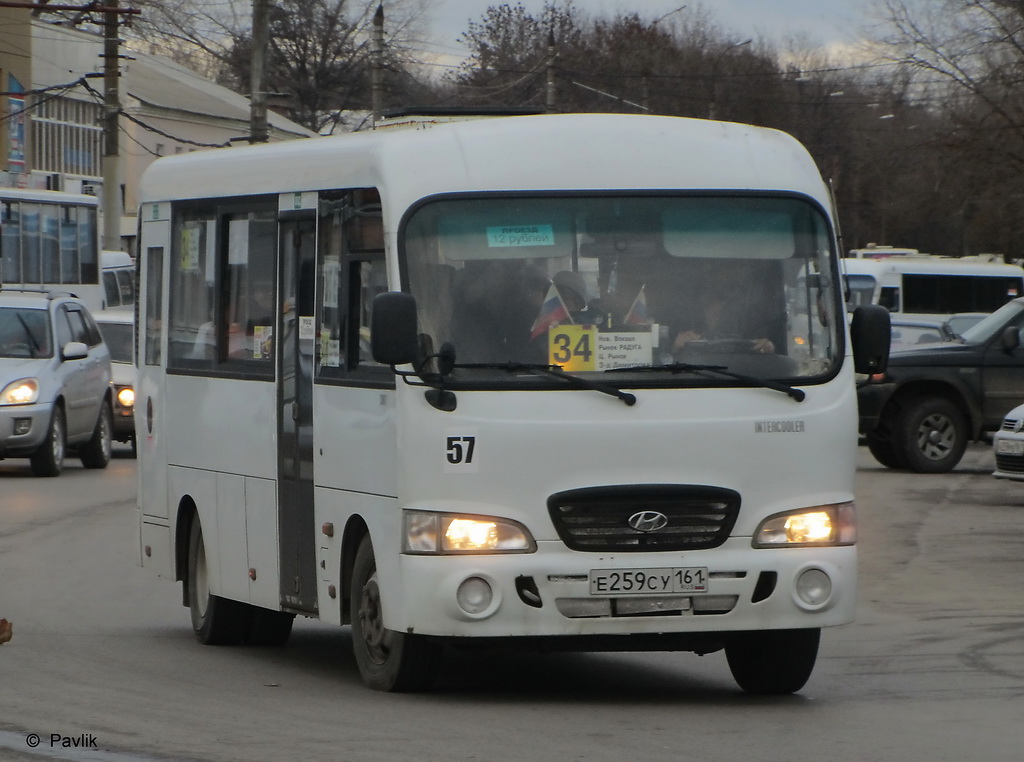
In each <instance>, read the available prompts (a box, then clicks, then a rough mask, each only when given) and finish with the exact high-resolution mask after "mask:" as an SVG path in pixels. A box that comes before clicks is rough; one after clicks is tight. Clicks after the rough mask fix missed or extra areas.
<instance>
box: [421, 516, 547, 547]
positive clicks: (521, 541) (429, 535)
mask: <svg viewBox="0 0 1024 762" xmlns="http://www.w3.org/2000/svg"><path fill="white" fill-rule="evenodd" d="M403 522H404V528H405V531H404V536H403V541H402V552H403V553H437V554H457V553H532V552H533V551H534V550H536V549H537V544H536V543H535V542H534V540H533V537H532V536H531V535H530V533H529V531H527V529H526V527H524V526H523V525H522V524H519V523H517V522H515V521H511V520H509V519H499V518H494V517H491V516H466V515H458V514H448V513H429V512H426V511H405V513H404V517H403Z"/></svg>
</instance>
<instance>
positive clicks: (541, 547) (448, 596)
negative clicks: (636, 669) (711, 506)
mask: <svg viewBox="0 0 1024 762" xmlns="http://www.w3.org/2000/svg"><path fill="white" fill-rule="evenodd" d="M400 565H401V570H400V575H401V578H402V579H403V580H407V582H406V583H405V585H404V589H403V595H404V600H403V605H402V606H401V607H400V609H398V610H397V611H395V610H393V611H394V613H395V616H396V617H397V618H398V619H401V620H403V621H395V622H393V623H389V624H388V626H389V627H390V628H393V629H401V630H404V631H409V632H418V633H422V634H426V635H434V636H447V637H484V638H510V637H511V638H520V637H546V636H613V635H628V634H635V635H642V634H652V635H653V634H667V633H680V634H681V633H712V632H724V631H744V630H765V629H799V628H817V627H828V626H834V625H841V624H847V623H849V622H851V621H852V620H853V615H854V610H855V607H856V587H857V585H856V578H857V552H856V548H855V547H853V546H846V547H829V548H801V549H763V550H755V549H752V548H751V546H750V540H749V538H732V539H730V540H729V541H727V542H726V544H725V545H723V546H722V547H719V548H716V549H714V550H709V551H696V552H688V553H622V554H601V553H580V552H571V551H566V549H565V546H564V545H562V543H560V542H541V543H539V544H538V550H537V552H536V553H532V554H522V555H509V556H495V555H489V556H475V557H472V556H470V557H466V556H462V557H458V556H440V557H439V556H411V555H404V556H402V557H401V559H400ZM679 567H707V569H708V571H709V573H710V580H709V583H708V590H707V592H706V593H701V594H690V595H676V594H662V595H651V596H618V597H616V596H597V595H591V594H590V585H589V581H588V575H589V572H590V571H591V570H592V569H637V568H648V569H654V568H679ZM810 569H814V570H819V571H820V572H824V574H825V575H827V577H828V579H829V580H830V582H831V592H830V594H829V595H828V597H827V599H826V600H824V601H822V602H821V603H820V605H813V606H810V605H808V604H806V603H802V602H801V601H800V599H799V596H798V595H797V593H796V580H797V578H799V577H800V576H801V574H803V573H804V572H806V571H807V570H810ZM474 577H475V578H479V579H480V580H483V581H484V582H485V583H486V584H487V585H488V586H489V587H490V589H491V595H492V598H491V602H490V604H489V606H488V607H487V608H486V609H485V610H483V611H481V612H479V613H468V612H467V611H465V610H464V609H463V608H462V607H461V606H460V604H459V602H458V590H459V587H460V585H462V584H463V583H464V582H465V581H466V580H467V579H469V578H474ZM408 580H412V581H413V582H411V583H410V582H408ZM476 584H479V583H476ZM524 591H525V592H524Z"/></svg>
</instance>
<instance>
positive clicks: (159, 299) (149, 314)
mask: <svg viewBox="0 0 1024 762" xmlns="http://www.w3.org/2000/svg"><path fill="white" fill-rule="evenodd" d="M163 277H164V248H163V246H151V247H149V248H148V249H147V250H146V365H160V363H161V352H160V348H161V346H162V345H163V322H162V315H163V311H164V310H163V296H164V288H163Z"/></svg>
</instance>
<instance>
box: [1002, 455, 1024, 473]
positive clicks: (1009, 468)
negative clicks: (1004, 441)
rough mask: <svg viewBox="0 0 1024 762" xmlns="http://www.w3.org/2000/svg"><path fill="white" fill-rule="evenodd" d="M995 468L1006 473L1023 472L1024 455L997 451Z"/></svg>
mask: <svg viewBox="0 0 1024 762" xmlns="http://www.w3.org/2000/svg"><path fill="white" fill-rule="evenodd" d="M996 470H997V471H1002V472H1003V473H1007V474H1024V456H1021V455H1000V454H998V453H997V454H996Z"/></svg>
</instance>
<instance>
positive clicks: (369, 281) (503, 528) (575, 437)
mask: <svg viewBox="0 0 1024 762" xmlns="http://www.w3.org/2000/svg"><path fill="white" fill-rule="evenodd" d="M141 193H142V202H141V208H140V217H139V219H140V220H141V239H140V240H141V246H140V255H139V256H140V259H141V269H140V281H139V282H140V284H141V290H140V303H139V315H140V319H139V331H140V333H139V336H138V342H137V351H138V356H137V358H136V364H137V366H138V379H137V388H136V392H137V397H138V409H139V411H140V412H139V415H137V416H136V435H137V444H138V454H139V468H138V474H139V493H138V494H139V510H138V520H139V543H140V551H139V556H140V563H141V564H142V566H143V567H145V568H148V569H150V570H152V571H154V572H156V573H158V574H159V575H162V576H164V577H166V578H169V579H173V580H180V581H181V582H182V585H183V602H184V603H185V604H186V605H187V606H188V607H189V609H190V611H191V619H192V627H193V629H194V631H195V633H196V635H197V637H198V638H199V640H200V641H201V642H203V643H209V644H213V643H221V644H226V643H232V644H237V643H241V642H248V643H261V644H269V643H282V642H284V641H285V640H286V639H287V638H288V637H289V634H290V631H291V627H292V622H293V619H294V616H295V615H300V616H304V617H312V618H319V619H321V620H324V621H326V622H331V623H334V624H338V625H343V624H350V625H351V627H352V642H353V651H354V655H355V660H356V663H357V665H358V668H359V671H360V673H361V675H362V678H363V680H364V682H365V683H366V684H367V685H368V686H370V687H372V688H375V689H380V690H415V689H423V688H426V687H428V686H429V685H430V683H431V681H432V679H433V677H434V676H435V674H436V672H437V670H438V669H443V666H444V660H443V659H442V658H440V657H441V653H442V650H443V646H445V645H446V644H449V645H450V644H456V645H461V646H467V647H471V646H474V645H479V646H490V645H502V646H507V647H516V646H518V647H523V648H538V649H555V650H557V649H575V650H606V651H621V650H670V651H680V650H684V651H694V652H697V653H701V654H703V653H711V652H714V651H718V650H722V649H724V651H725V654H726V656H727V658H728V663H729V666H730V668H731V671H732V674H733V676H734V678H735V679H736V681H737V682H738V683H739V685H740V686H742V687H743V688H744V689H745V690H747V691H751V692H755V693H788V692H793V691H796V690H799V689H800V688H801V687H802V686H803V685H804V683H805V681H806V680H807V679H808V677H809V676H810V674H811V672H812V669H813V666H814V663H815V659H816V654H817V650H818V642H819V633H820V630H821V629H822V628H824V627H831V626H834V625H841V624H845V623H848V622H850V621H851V620H852V619H853V614H854V609H855V607H856V598H857V586H856V576H857V549H856V516H855V508H854V495H853V483H854V472H855V455H856V446H857V445H856V437H855V435H854V432H855V430H856V420H857V417H856V416H857V408H856V404H857V401H856V395H855V390H854V382H853V377H854V368H855V366H856V368H857V370H858V371H860V372H865V373H866V372H876V371H878V370H881V369H883V368H884V364H885V357H886V354H887V352H888V343H889V330H888V316H887V314H886V313H885V311H884V310H881V309H880V308H878V307H870V306H869V307H865V308H862V310H861V311H859V312H858V313H857V315H856V316H855V318H854V320H853V321H852V324H851V325H848V322H847V321H846V320H845V319H843V314H844V313H843V300H842V288H841V284H842V280H841V278H840V273H839V264H838V252H837V243H836V237H835V231H834V227H833V215H832V213H831V211H830V207H829V193H828V190H827V188H826V186H825V185H824V183H823V182H822V180H821V177H820V175H819V174H818V172H817V169H816V167H815V164H814V162H813V160H812V159H811V158H810V156H809V155H808V154H807V152H806V151H805V150H804V149H803V147H802V146H800V145H799V144H798V143H797V142H796V141H795V140H793V139H792V138H791V137H789V136H787V135H785V134H783V133H780V132H776V131H773V130H767V129H763V128H757V127H752V126H748V125H738V124H727V123H718V122H711V121H705V120H689V119H679V118H671V117H653V116H627V115H593V114H591V115H553V116H512V117H498V118H491V119H479V120H470V121H463V122H452V123H448V124H439V125H436V126H432V127H429V128H422V127H421V128H417V129H389V130H386V131H384V130H382V131H377V132H369V133H358V134H354V135H347V136H342V137H337V138H315V139H311V140H306V141H295V142H291V143H284V144H275V145H273V146H255V147H245V148H238V149H229V150H219V151H216V152H196V153H193V154H189V155H188V156H180V157H169V158H165V159H160V160H158V161H156V162H155V163H154V164H153V165H152V166H151V167H150V168H149V169H148V170H147V172H146V174H145V176H144V178H143V181H142V190H141ZM811 275H813V276H814V277H813V278H811V277H809V276H811ZM800 284H802V287H801V286H800ZM712 297H713V298H712ZM795 332H799V334H800V336H801V337H805V340H804V341H803V343H802V344H801V347H800V351H799V353H795V352H791V351H790V349H789V347H790V346H791V345H792V344H793V342H792V341H791V338H792V335H793V334H794V333H795ZM851 336H852V341H851ZM855 357H856V358H857V359H856V360H855V359H854V358H855Z"/></svg>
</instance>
